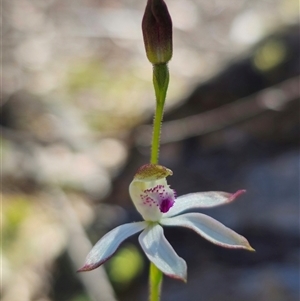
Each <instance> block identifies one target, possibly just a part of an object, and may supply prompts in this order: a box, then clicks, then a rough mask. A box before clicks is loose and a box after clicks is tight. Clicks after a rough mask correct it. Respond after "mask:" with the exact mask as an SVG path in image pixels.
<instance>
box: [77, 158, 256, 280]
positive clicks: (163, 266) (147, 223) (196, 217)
mask: <svg viewBox="0 0 300 301" xmlns="http://www.w3.org/2000/svg"><path fill="white" fill-rule="evenodd" d="M169 175H172V171H171V170H169V169H168V168H166V167H163V166H161V165H155V164H147V165H144V166H142V167H141V168H140V169H139V170H138V171H137V173H136V175H135V176H134V179H133V181H132V182H131V184H130V186H129V193H130V196H131V199H132V201H133V203H134V205H135V207H136V209H137V210H138V212H139V213H140V214H141V215H142V217H143V219H144V221H142V222H135V223H129V224H124V225H121V226H118V227H117V228H115V229H113V230H111V231H110V232H108V233H107V234H106V235H104V236H103V237H102V238H101V239H100V240H99V241H98V242H97V243H96V245H95V246H94V247H93V248H92V250H91V251H90V253H89V254H88V256H87V258H86V261H85V264H84V266H83V267H82V268H81V269H80V270H79V272H82V271H90V270H93V269H95V268H97V267H99V266H100V265H101V264H103V263H104V262H105V261H106V260H108V259H109V258H110V257H111V256H112V255H113V254H114V253H115V252H116V250H117V248H118V247H119V245H120V244H121V243H122V242H123V241H124V240H125V239H126V238H128V237H129V236H131V235H133V234H135V233H137V232H140V231H143V232H142V233H141V234H140V236H139V242H140V245H141V247H142V249H143V251H144V252H145V254H146V256H147V257H148V259H149V260H150V261H151V262H153V263H154V264H155V265H156V267H157V268H158V269H160V270H161V271H162V272H163V273H164V274H166V275H168V276H170V277H173V278H178V279H181V280H184V281H186V275H187V266H186V262H185V261H184V260H183V259H182V258H181V257H179V256H178V255H177V254H176V252H175V251H174V249H173V248H172V246H171V245H170V243H169V242H168V241H167V239H166V238H165V236H164V232H163V228H162V226H181V227H186V228H189V229H192V230H194V231H195V232H196V233H198V234H199V235H201V236H202V237H204V238H205V239H207V240H208V241H210V242H212V243H214V244H216V245H219V246H222V247H226V248H233V249H238V248H240V249H247V250H250V251H253V250H254V249H253V248H252V247H251V246H250V244H249V243H248V241H247V239H246V238H244V237H243V236H241V235H239V234H237V233H236V232H234V231H233V230H231V229H229V228H227V227H226V226H224V225H223V224H221V223H220V222H218V221H216V220H215V219H213V218H211V217H209V216H207V215H204V214H202V213H184V214H180V213H182V212H184V211H187V210H191V209H196V208H210V207H215V206H218V205H222V204H226V203H230V202H232V201H233V200H234V199H235V198H236V197H238V196H239V195H241V194H242V193H244V192H245V191H244V190H239V191H237V192H236V193H233V194H231V193H227V192H219V191H209V192H197V193H190V194H186V195H183V196H180V197H176V193H175V191H174V190H173V189H171V188H170V186H169V185H168V183H167V181H166V177H167V176H169Z"/></svg>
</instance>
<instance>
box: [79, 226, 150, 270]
mask: <svg viewBox="0 0 300 301" xmlns="http://www.w3.org/2000/svg"><path fill="white" fill-rule="evenodd" d="M146 226H147V223H146V222H137V223H129V224H124V225H121V226H118V227H117V228H115V229H113V230H111V231H110V232H108V233H107V234H105V235H104V236H103V237H102V238H101V239H100V240H99V241H98V242H97V243H96V244H95V246H94V247H93V248H92V250H91V251H90V253H89V254H88V255H87V257H86V260H85V264H84V266H83V267H82V268H81V269H79V270H78V272H85V271H91V270H94V269H96V268H97V267H99V266H100V265H101V264H103V263H104V262H105V261H106V260H108V259H109V258H110V257H111V256H112V255H113V254H114V253H115V252H116V250H117V248H118V247H119V245H120V244H121V243H122V242H123V241H124V240H125V239H126V238H128V237H129V236H131V235H133V234H135V233H137V232H139V231H141V230H143V229H145V227H146Z"/></svg>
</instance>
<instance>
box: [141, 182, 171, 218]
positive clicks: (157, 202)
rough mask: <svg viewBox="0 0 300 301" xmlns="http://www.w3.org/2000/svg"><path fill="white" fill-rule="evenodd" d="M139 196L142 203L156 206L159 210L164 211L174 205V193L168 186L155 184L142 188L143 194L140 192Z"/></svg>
mask: <svg viewBox="0 0 300 301" xmlns="http://www.w3.org/2000/svg"><path fill="white" fill-rule="evenodd" d="M140 197H141V200H142V201H143V204H144V205H146V206H149V207H152V206H157V207H159V210H160V212H162V213H166V212H168V211H169V209H170V208H171V207H172V206H173V205H174V203H175V197H176V194H175V191H174V190H173V189H170V188H169V186H164V185H156V186H155V187H153V188H149V189H146V190H144V194H141V196H140Z"/></svg>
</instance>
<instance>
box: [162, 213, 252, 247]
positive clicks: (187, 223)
mask: <svg viewBox="0 0 300 301" xmlns="http://www.w3.org/2000/svg"><path fill="white" fill-rule="evenodd" d="M160 223H161V224H162V225H165V226H182V227H187V228H190V229H192V230H194V231H196V232H197V233H198V234H199V235H201V236H202V237H204V238H205V239H207V240H208V241H210V242H212V243H214V244H216V245H219V246H222V247H225V248H234V249H247V250H250V251H254V249H253V248H252V247H251V246H250V244H249V242H248V241H247V239H246V238H245V237H243V236H241V235H239V234H237V233H236V232H234V231H233V230H231V229H229V228H227V227H226V226H224V225H223V224H221V223H220V222H218V221H216V220H215V219H213V218H211V217H209V216H207V215H205V214H201V213H186V214H182V215H179V216H175V217H171V218H164V219H162V220H161V221H160Z"/></svg>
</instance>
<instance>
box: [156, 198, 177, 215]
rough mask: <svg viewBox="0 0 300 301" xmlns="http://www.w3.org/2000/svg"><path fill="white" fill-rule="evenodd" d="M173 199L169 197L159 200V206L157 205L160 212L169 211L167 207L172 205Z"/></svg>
mask: <svg viewBox="0 0 300 301" xmlns="http://www.w3.org/2000/svg"><path fill="white" fill-rule="evenodd" d="M174 203H175V201H174V200H173V199H171V198H169V199H164V200H162V201H161V203H160V206H159V210H160V211H161V212H162V213H166V212H168V211H169V209H170V208H171V207H172V206H173V205H174Z"/></svg>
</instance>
